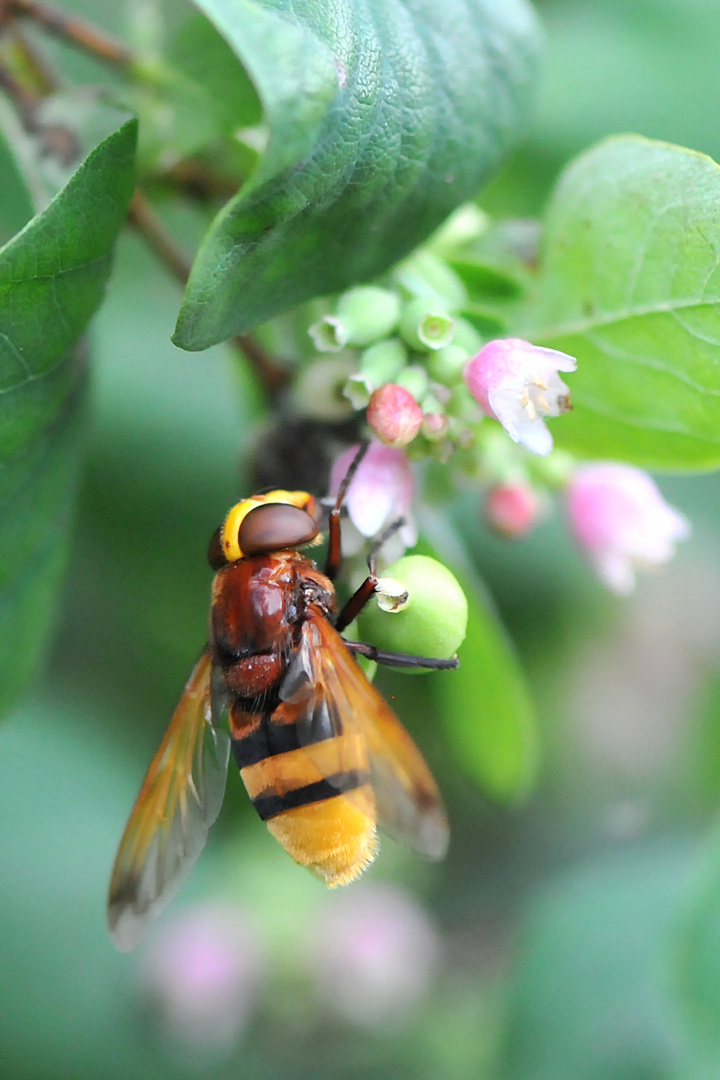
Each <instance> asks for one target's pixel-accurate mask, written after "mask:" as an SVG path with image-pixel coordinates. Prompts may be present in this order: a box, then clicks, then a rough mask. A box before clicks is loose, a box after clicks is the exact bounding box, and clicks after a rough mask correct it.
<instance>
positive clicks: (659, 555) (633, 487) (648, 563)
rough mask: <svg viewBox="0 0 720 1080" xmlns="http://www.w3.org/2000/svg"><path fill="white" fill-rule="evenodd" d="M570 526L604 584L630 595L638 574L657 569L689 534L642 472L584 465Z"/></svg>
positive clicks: (571, 494) (572, 494)
mask: <svg viewBox="0 0 720 1080" xmlns="http://www.w3.org/2000/svg"><path fill="white" fill-rule="evenodd" d="M567 507H568V514H569V518H570V526H571V529H572V531H573V533H574V534H575V536H576V538H577V539H578V541H579V542H580V545H581V547H582V548H583V550H584V552H585V554H586V555H587V557H588V558H589V560H590V562H591V564H592V566H593V568H594V569H595V572H596V573H597V575H598V577H599V578H600V580H601V581H602V582H603V583H604V584H605V585H607V587H608V588H609V589H612V590H613V592H617V593H629V592H631V591H632V589H633V588H634V585H635V570H636V569H638V568H642V567H645V568H649V567H652V566H659V565H661V564H662V563H666V562H668V560H669V559H671V558H672V556H673V555H674V553H675V543H676V541H678V540H685V539H686V538H687V537H688V536H689V535H690V523H689V522H688V521H687V519H686V518H685V517H683V515H682V514H680V513H678V511H677V510H674V509H673V507H672V506H668V504H667V503H666V502H665V500H664V499H663V497H662V495H661V494H660V491H659V490H658V487H657V484H656V483H655V481H654V480H652V479H651V478H650V477H649V476H648V475H647V473H645V472H643V471H642V469H636V468H633V467H632V466H631V465H616V464H612V463H607V464H597V465H585V466H583V467H581V468H579V469H578V470H577V472H576V473H575V475H574V476H573V478H572V480H571V481H570V484H569V486H568V490H567Z"/></svg>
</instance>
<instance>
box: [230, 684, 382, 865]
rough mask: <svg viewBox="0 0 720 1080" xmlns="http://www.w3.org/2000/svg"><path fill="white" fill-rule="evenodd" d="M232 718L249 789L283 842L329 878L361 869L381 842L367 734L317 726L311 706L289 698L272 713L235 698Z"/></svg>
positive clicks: (300, 860)
mask: <svg viewBox="0 0 720 1080" xmlns="http://www.w3.org/2000/svg"><path fill="white" fill-rule="evenodd" d="M230 726H231V731H232V735H233V750H234V752H235V757H236V760H237V762H238V765H239V766H240V775H241V777H242V779H243V783H244V784H245V787H246V788H247V792H248V795H249V796H250V798H251V799H252V802H253V805H254V807H255V809H256V810H257V812H258V814H259V815H260V817H261V818H262V820H263V821H265V822H266V824H267V827H268V829H269V830H270V832H271V833H272V834H273V836H274V837H275V838H276V839H277V840H278V841H279V842H280V843H281V844H282V845H283V847H284V848H285V850H286V851H287V852H288V853H289V854H290V855H291V856H292V857H293V859H295V861H296V862H298V863H300V864H302V865H303V866H307V867H309V869H310V870H312V871H313V872H314V873H315V874H317V875H318V876H319V877H321V878H323V879H324V880H325V881H326V882H327V884H328V885H331V886H332V885H345V884H347V883H348V882H349V881H352V880H353V878H355V877H357V876H358V875H359V874H361V873H362V871H363V870H364V869H365V868H366V867H367V866H368V864H369V863H371V862H372V860H373V859H374V857H375V854H376V849H377V837H376V828H375V801H374V796H373V792H372V788H371V786H370V772H369V766H368V758H367V748H366V746H365V741H364V739H363V737H362V735H360V734H359V733H357V732H346V733H343V734H339V735H332V734H326V733H325V732H323V731H322V728H320V729H319V730H315V731H313V729H312V727H311V726H310V725H308V723H307V716H306V708H305V707H304V706H302V705H291V704H289V703H287V702H285V703H282V704H280V705H279V706H278V708H277V709H275V711H274V712H273V713H272V714H263V713H248V712H243V711H242V710H241V709H240V708H239V707H238V706H237V705H233V706H232V708H231V710H230ZM310 740H312V741H310Z"/></svg>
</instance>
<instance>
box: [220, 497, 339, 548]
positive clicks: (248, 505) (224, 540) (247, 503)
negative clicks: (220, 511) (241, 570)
mask: <svg viewBox="0 0 720 1080" xmlns="http://www.w3.org/2000/svg"><path fill="white" fill-rule="evenodd" d="M264 503H289V504H290V506H297V507H298V509H299V510H305V511H306V513H308V514H309V515H310V516H311V517H315V499H314V498H313V496H312V495H308V493H307V491H283V490H281V489H279V490H277V491H268V492H267V493H266V494H265V495H252V496H251V497H250V498H249V499H243V500H242V502H239V503H235V506H233V507H232V509H231V510H230V512H229V514H228V516H227V517H226V518H225V521H224V523H223V527H222V529H221V530H220V544H221V546H222V551H223V555H224V556H225V558H226V560H227V561H228V562H237V560H238V559H243V558H244V557H245V555H244V552H243V551H242V550H241V548H240V542H239V539H238V538H239V535H240V526H241V525H242V523H243V520H244V519H245V517H247V515H248V514H249V513H250V511H251V510H254V509H255V507H256V506H262V505H263V504H264ZM320 540H321V537H318V541H314V542H319V541H320Z"/></svg>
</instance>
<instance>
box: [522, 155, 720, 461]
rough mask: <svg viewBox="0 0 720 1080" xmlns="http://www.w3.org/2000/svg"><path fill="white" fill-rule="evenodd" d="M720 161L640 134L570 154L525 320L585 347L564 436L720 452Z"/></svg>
mask: <svg viewBox="0 0 720 1080" xmlns="http://www.w3.org/2000/svg"><path fill="white" fill-rule="evenodd" d="M719 199H720V168H718V166H717V165H716V164H715V163H714V162H713V161H711V160H710V159H709V158H707V157H704V156H703V155H702V154H696V153H693V152H691V151H689V150H684V149H682V148H680V147H676V146H670V145H668V144H666V143H659V142H652V141H650V140H648V139H641V138H639V137H637V136H622V137H619V138H613V139H609V140H607V141H605V142H603V143H600V144H599V146H596V147H595V148H594V149H592V150H590V151H588V152H587V153H586V154H584V155H583V156H582V157H580V158H579V159H578V160H577V161H575V162H574V163H573V164H571V165H570V167H569V168H568V170H567V171H566V173H565V174H564V175H563V177H562V178H561V179H560V182H559V184H558V187H557V190H556V192H555V195H554V197H553V199H552V202H551V205H550V209H549V212H548V215H547V222H546V229H545V238H544V252H543V258H542V262H541V273H540V280H539V285H538V292H537V295H536V297H535V298H534V301H532V302H531V306H530V307H529V309H528V310H527V311H525V312H524V314H522V315H521V326H520V330H519V332H520V333H521V334H522V336H523V337H527V338H529V339H530V340H532V341H533V342H535V343H537V344H542V345H548V346H552V347H553V348H557V349H561V350H562V351H564V352H567V353H570V354H571V355H573V356H576V357H577V360H578V370H577V373H576V374H574V375H572V376H570V377H569V378H568V385H569V386H570V389H571V391H572V397H573V403H574V411H573V413H572V414H570V415H569V416H565V417H563V418H562V420H559V421H557V422H556V423H555V424H554V425H553V435H554V436H555V438H556V440H557V443H558V445H560V446H564V447H568V448H569V449H571V450H574V451H575V452H577V453H579V454H584V455H588V456H591V457H609V458H619V459H621V460H626V461H631V462H634V463H636V464H639V465H644V466H648V467H657V468H671V469H705V468H711V467H714V466H717V465H720V307H719V305H720V271H719V270H718V259H719V252H720V221H719V220H718V214H717V207H718V200H719Z"/></svg>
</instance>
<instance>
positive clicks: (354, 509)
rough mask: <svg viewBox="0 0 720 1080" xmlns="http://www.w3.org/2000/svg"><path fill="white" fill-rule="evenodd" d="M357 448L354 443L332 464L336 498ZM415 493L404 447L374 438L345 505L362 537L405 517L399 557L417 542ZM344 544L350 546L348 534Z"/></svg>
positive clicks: (332, 485)
mask: <svg viewBox="0 0 720 1080" xmlns="http://www.w3.org/2000/svg"><path fill="white" fill-rule="evenodd" d="M358 449H359V447H357V446H352V447H351V448H350V449H349V450H346V451H345V453H344V454H341V455H340V457H339V458H338V459H337V461H336V462H335V464H334V465H333V468H332V474H331V476H330V494H331V496H332V497H333V498H334V497H336V496H337V493H338V491H339V490H340V484H341V483H342V481H343V479H344V477H345V474H346V472H347V471H348V469H349V467H350V465H351V463H352V461H353V460H354V458H355V455H356V454H357V452H358ZM412 495H413V478H412V473H411V471H410V463H409V461H408V459H407V456H406V454H405V451H404V450H396V449H394V448H393V447H391V446H383V445H382V443H378V442H371V443H370V446H369V447H368V449H367V451H366V453H365V457H364V458H363V459H362V461H361V462H360V465H359V467H358V470H357V472H356V473H355V477H354V479H353V482H352V483H351V485H350V490H349V491H348V493H347V498H346V502H345V505H346V506H347V510H348V514H349V515H350V521H351V522H352V524H353V525H354V526H355V528H356V529H357V530H358V532H360V533H361V534H362V536H363V537H369V536H377V535H378V534H379V533H380V532H382V530H383V529H384V527H385V526H386V525H389V524H390V523H391V522H392V521H397V519H398V518H404V519H405V525H404V526H403V528H402V529H401V530H400V532H399V535H398V539H399V540H400V541H401V542H402V550H401V551H400V552H399V554H397V555H396V557H397V558H400V555H402V553H403V551H404V550H405V548H406V547H412V546H413V544H415V543H417V529H416V527H415V522H414V521H413V517H412ZM343 548H344V549H346V548H347V543H346V537H344V538H343ZM385 554H387V553H386V552H385ZM387 557H388V558H389V557H390V556H387Z"/></svg>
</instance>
